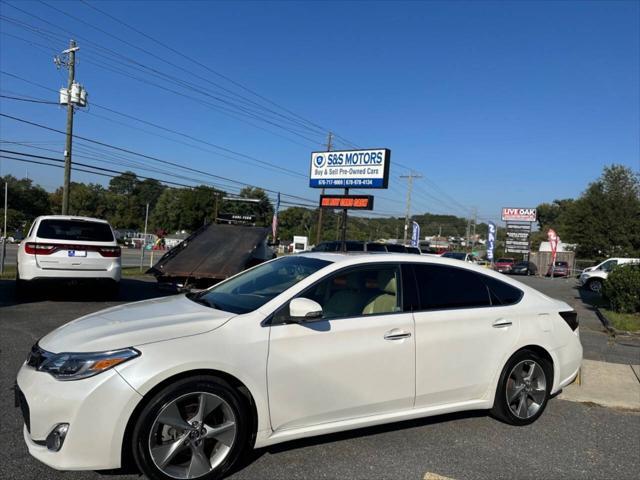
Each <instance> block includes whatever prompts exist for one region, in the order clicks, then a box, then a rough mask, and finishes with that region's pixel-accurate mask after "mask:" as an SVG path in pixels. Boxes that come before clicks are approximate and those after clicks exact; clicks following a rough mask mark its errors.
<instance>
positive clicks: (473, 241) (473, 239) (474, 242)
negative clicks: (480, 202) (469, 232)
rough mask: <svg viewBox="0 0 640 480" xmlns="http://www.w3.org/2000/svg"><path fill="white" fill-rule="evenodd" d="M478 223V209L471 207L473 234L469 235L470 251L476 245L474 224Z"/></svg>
mask: <svg viewBox="0 0 640 480" xmlns="http://www.w3.org/2000/svg"><path fill="white" fill-rule="evenodd" d="M477 223H478V209H477V208H476V207H473V236H472V237H471V251H472V252H473V250H474V249H475V246H476V224H477Z"/></svg>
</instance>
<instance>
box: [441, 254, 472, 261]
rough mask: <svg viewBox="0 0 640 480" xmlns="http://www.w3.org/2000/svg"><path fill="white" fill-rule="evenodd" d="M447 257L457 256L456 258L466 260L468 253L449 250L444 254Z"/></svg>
mask: <svg viewBox="0 0 640 480" xmlns="http://www.w3.org/2000/svg"><path fill="white" fill-rule="evenodd" d="M442 256H443V257H445V258H455V259H456V260H464V259H465V258H466V257H467V254H466V253H463V252H447V253H443V254H442Z"/></svg>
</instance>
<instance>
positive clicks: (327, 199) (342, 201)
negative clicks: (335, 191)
mask: <svg viewBox="0 0 640 480" xmlns="http://www.w3.org/2000/svg"><path fill="white" fill-rule="evenodd" d="M320 208H348V209H350V210H373V195H320Z"/></svg>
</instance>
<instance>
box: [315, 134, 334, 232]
mask: <svg viewBox="0 0 640 480" xmlns="http://www.w3.org/2000/svg"><path fill="white" fill-rule="evenodd" d="M332 141H333V133H331V132H329V135H328V137H327V152H330V151H331V149H332V148H333V145H332ZM324 191H325V190H324V188H323V189H322V191H321V192H320V194H321V195H324ZM321 239H322V208H320V211H319V212H318V231H317V232H316V245H317V244H319V243H320V240H321Z"/></svg>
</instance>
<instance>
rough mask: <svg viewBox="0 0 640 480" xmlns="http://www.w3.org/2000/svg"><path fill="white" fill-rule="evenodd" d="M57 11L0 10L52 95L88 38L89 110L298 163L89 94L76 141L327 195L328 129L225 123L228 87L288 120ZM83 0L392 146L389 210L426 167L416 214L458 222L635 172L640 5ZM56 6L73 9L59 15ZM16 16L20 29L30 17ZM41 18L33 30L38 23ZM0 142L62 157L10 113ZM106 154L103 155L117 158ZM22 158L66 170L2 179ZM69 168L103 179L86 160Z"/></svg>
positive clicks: (384, 204)
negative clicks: (58, 57)
mask: <svg viewBox="0 0 640 480" xmlns="http://www.w3.org/2000/svg"><path fill="white" fill-rule="evenodd" d="M47 3H48V4H49V5H51V6H52V7H54V8H53V9H52V8H49V7H48V6H47V5H46V4H43V3H40V2H31V1H21V2H15V1H10V2H3V3H2V5H1V8H0V11H1V13H2V15H3V17H4V19H3V20H2V21H0V33H2V35H0V42H1V54H0V68H1V69H2V70H3V71H5V72H9V73H11V74H15V75H18V76H20V77H23V78H25V79H28V80H30V81H32V82H36V83H39V84H42V85H44V86H48V87H50V88H51V89H53V90H56V89H58V88H60V87H61V86H63V85H64V84H65V83H66V71H59V70H56V68H55V66H54V65H53V63H52V61H51V58H52V55H53V53H54V52H55V51H60V50H62V49H64V48H66V46H67V45H66V42H68V39H69V37H70V33H69V32H72V33H73V35H74V38H76V39H77V41H78V44H79V46H80V49H81V50H80V52H79V64H78V68H77V79H78V81H80V82H81V83H83V84H84V85H85V86H86V88H87V90H88V91H89V95H90V97H89V98H90V104H92V105H93V104H97V105H100V106H105V107H108V108H111V109H114V110H116V111H119V112H122V113H125V114H128V115H133V116H135V117H139V118H140V119H143V120H147V121H150V122H153V123H156V124H159V125H162V126H164V127H167V128H170V129H174V130H179V131H180V132H184V133H188V134H189V135H191V136H193V137H195V138H198V139H201V140H204V141H206V142H209V143H212V144H216V145H220V146H223V147H226V148H229V149H231V150H233V151H234V152H238V153H241V154H245V155H248V156H251V157H253V158H258V159H260V160H264V161H267V162H270V163H272V164H277V165H280V166H283V167H286V168H287V169H289V170H293V171H295V172H299V174H302V175H299V176H296V175H291V174H286V173H284V172H282V171H279V170H273V169H266V168H261V167H260V166H258V165H257V164H256V162H255V161H253V160H249V159H247V158H246V157H238V156H237V155H235V154H233V155H230V156H231V157H233V158H235V160H232V159H230V158H226V157H221V156H219V155H217V154H214V153H213V152H218V153H219V152H220V151H219V150H216V149H214V148H212V147H210V146H209V145H205V144H202V143H198V144H196V145H197V146H198V147H199V148H192V147H190V146H187V145H184V144H181V143H176V142H173V141H170V140H169V138H173V139H176V140H179V141H180V142H187V143H190V144H193V143H194V142H193V141H191V140H187V139H185V138H184V137H178V136H174V135H171V134H168V133H166V132H162V131H158V130H156V129H154V128H153V127H151V126H148V125H143V124H140V123H138V122H136V121H134V120H131V119H126V118H123V117H119V116H117V115H115V114H113V113H111V112H108V111H104V110H102V109H99V108H97V107H94V106H92V107H91V108H90V109H89V111H88V112H78V113H77V114H76V117H75V133H76V134H78V135H82V136H86V137H88V138H93V139H96V140H100V141H103V142H106V143H110V144H114V145H117V146H121V147H125V148H128V149H131V150H135V151H139V152H142V153H145V154H148V155H152V156H157V157H159V158H162V159H167V160H171V161H174V162H177V163H180V164H184V165H188V166H190V167H192V168H196V169H199V170H203V171H207V172H210V173H214V174H216V175H220V176H224V177H227V178H231V179H235V180H239V181H243V182H246V183H251V184H254V185H259V186H264V187H266V188H269V189H272V190H276V191H282V192H287V193H290V194H294V195H297V196H300V197H304V198H310V199H314V198H317V194H318V192H317V191H315V190H312V189H309V188H308V187H307V181H306V179H305V178H304V176H303V175H305V174H307V173H308V165H309V159H310V152H311V151H312V150H314V149H320V148H321V144H322V143H323V142H324V141H325V136H326V134H325V133H323V132H321V131H320V129H314V130H313V131H312V130H309V129H308V128H306V127H300V126H297V127H296V129H299V130H301V132H299V133H303V134H304V137H306V138H302V137H300V136H299V135H298V134H296V133H291V132H290V131H285V130H282V129H280V128H279V127H278V126H274V125H272V124H268V123H264V122H262V120H258V119H250V120H249V121H250V122H251V123H254V124H255V125H258V126H259V127H261V128H265V129H267V130H271V131H273V132H275V133H277V135H275V134H273V133H270V132H266V131H264V130H262V129H260V128H256V127H255V126H252V125H249V124H247V123H245V122H243V121H240V120H238V119H237V118H233V117H230V116H228V115H226V114H224V113H223V112H221V111H220V110H219V109H218V107H219V106H220V105H222V106H223V107H227V108H235V106H234V105H237V101H243V100H238V97H237V96H236V97H234V102H232V104H231V105H229V104H225V103H223V104H219V103H216V100H214V99H213V98H212V96H216V97H218V98H220V95H228V94H229V91H232V92H235V93H238V94H241V95H243V96H244V98H245V100H246V99H247V98H248V99H250V100H252V101H255V102H258V103H262V104H264V105H265V106H267V107H268V108H270V109H272V110H277V111H278V112H279V113H280V114H281V115H282V114H285V113H284V111H283V110H280V109H279V107H276V106H274V105H272V104H265V103H264V101H263V100H262V99H259V98H258V97H255V96H253V94H251V93H249V92H247V91H246V90H243V89H242V88H241V87H238V86H237V84H235V83H230V82H229V81H227V80H225V79H223V78H221V77H219V76H216V75H215V74H213V73H212V72H211V71H210V70H205V69H203V68H201V67H199V66H197V65H195V64H193V63H190V62H189V61H187V60H185V59H183V58H181V56H180V55H178V54H177V53H174V52H172V51H169V50H166V49H164V48H163V47H162V46H160V45H158V44H157V43H154V42H153V41H151V40H149V39H148V38H145V37H144V36H141V35H139V34H137V33H135V32H133V31H132V30H130V29H128V28H127V27H125V26H123V25H121V24H118V23H117V22H115V21H113V20H112V19H109V18H107V17H105V16H104V15H102V14H101V13H99V12H97V11H95V10H93V9H91V8H90V7H88V6H87V5H85V4H83V3H76V2H64V1H60V2H47ZM89 3H91V4H93V5H95V6H97V7H98V8H100V9H102V10H103V11H105V12H107V13H109V14H111V15H113V16H115V17H117V18H119V19H122V20H124V21H126V22H127V23H128V24H130V25H132V26H134V27H136V28H137V29H139V30H141V31H142V32H144V33H146V34H148V35H150V36H152V37H154V38H157V39H160V40H161V41H162V42H163V43H165V44H167V45H170V46H171V47H172V48H174V49H175V50H177V51H180V52H185V54H187V55H188V56H190V57H191V58H194V59H196V60H198V61H199V62H201V63H203V64H205V65H207V66H208V67H209V68H211V69H213V70H215V71H217V72H219V73H221V74H223V75H225V76H226V77H227V78H229V79H232V80H233V81H235V82H238V83H240V84H242V85H243V86H246V87H247V88H249V89H251V90H252V91H254V92H257V93H259V94H260V95H262V96H263V97H265V98H268V99H269V100H271V101H273V102H275V103H277V104H278V105H279V106H283V107H286V108H287V109H288V110H290V111H293V112H295V113H296V114H298V115H300V116H302V117H304V118H305V119H308V120H311V121H313V122H314V124H317V125H319V126H321V127H323V129H325V130H326V129H331V130H332V131H335V132H337V133H338V134H339V135H341V136H342V137H344V138H346V139H348V140H349V141H350V142H352V143H355V144H357V145H359V146H364V147H381V146H384V147H388V148H390V149H391V150H392V169H391V175H392V177H391V182H390V184H391V185H390V186H391V188H390V190H388V191H374V192H373V193H374V195H377V199H376V210H377V211H378V212H380V213H393V214H396V215H403V214H404V201H405V198H404V196H405V195H406V181H405V180H402V179H400V178H399V176H400V175H404V174H406V173H407V172H408V170H407V168H406V167H411V168H413V169H414V170H415V171H417V172H420V173H421V174H423V175H424V177H425V178H423V179H420V180H416V182H415V184H416V190H415V191H414V198H413V208H412V210H413V212H424V211H430V212H436V213H453V214H457V215H463V214H468V211H469V209H471V208H472V207H476V208H477V209H478V212H479V216H480V218H482V219H485V220H486V219H495V218H496V217H498V216H499V212H500V207H502V206H517V207H532V206H536V205H537V204H539V203H541V202H543V201H551V200H553V199H555V198H566V197H572V196H577V195H579V194H580V192H581V191H582V190H584V188H585V187H586V185H587V183H588V182H590V181H592V180H594V179H595V178H597V177H598V176H599V174H600V173H601V171H602V168H603V166H604V165H606V164H610V163H622V164H625V165H628V166H630V167H632V168H633V169H635V170H640V73H639V71H640V66H639V65H640V2H636V1H627V2H621V1H613V0H609V1H604V2H595V1H593V2H578V1H571V2H559V1H558V2H550V1H546V2H515V1H514V2H480V1H478V2H281V3H279V2H94V1H93V0H89ZM11 5H14V6H16V7H18V8H20V9H22V10H24V11H25V12H28V13H25V12H21V11H19V10H16V9H15V8H12V7H11ZM55 9H59V10H60V11H56V10H55ZM61 11H62V12H64V11H67V12H69V13H72V14H73V15H74V16H76V17H77V18H76V19H72V18H65V17H64V16H63V14H62V13H61ZM29 14H32V15H37V16H38V17H40V18H41V19H42V20H44V22H45V23H43V22H42V21H41V20H38V19H36V18H34V17H32V16H30V15H29ZM16 20H17V21H19V22H23V26H22V27H21V26H17V25H16V24H15V23H14V22H15V21H16ZM46 22H50V24H47V23H46ZM24 24H26V25H27V26H26V27H25V26H24ZM93 26H95V27H98V28H99V29H101V30H103V31H99V30H96V29H95V28H93ZM29 27H37V28H39V29H40V30H39V32H40V33H37V32H34V31H33V30H29ZM58 28H63V29H65V30H67V32H65V31H60V30H58ZM42 29H45V30H49V31H51V33H52V34H53V35H52V36H51V34H48V33H47V32H44V35H45V36H46V35H49V36H48V37H47V38H44V37H43V36H42V35H43V32H42ZM110 35H112V36H110ZM16 36H18V37H22V38H23V39H28V40H30V41H31V42H32V45H29V44H27V43H26V42H25V41H23V40H19V39H17V38H15V37H16ZM118 39H121V40H124V41H126V42H129V43H131V44H132V45H134V46H135V47H138V48H141V49H145V50H147V51H148V52H151V53H152V54H154V55H155V56H156V57H159V58H154V57H153V56H150V55H148V54H146V53H144V52H142V51H140V50H138V49H136V48H135V47H133V46H131V45H126V44H125V43H122V42H120V41H119V40H118ZM33 43H38V44H41V46H38V45H33ZM107 49H108V50H107ZM125 57H126V58H125ZM127 59H131V60H135V61H136V62H138V65H144V67H136V66H134V68H143V69H144V68H145V67H148V68H153V69H155V70H157V71H161V72H163V73H166V74H169V75H175V76H177V77H179V78H181V79H185V80H187V81H189V82H192V83H194V84H197V85H196V86H198V87H200V88H202V87H204V89H202V90H198V89H197V88H194V86H193V85H192V86H186V87H185V86H181V85H180V84H179V83H177V82H174V81H172V80H170V81H168V82H164V81H162V80H158V79H157V78H156V79H153V78H152V77H150V76H149V75H147V74H146V73H143V72H142V71H140V70H130V68H131V67H130V66H131V63H127V62H128V61H129V60H127ZM119 62H120V63H119ZM170 63H173V64H176V65H178V66H180V67H182V68H181V69H177V68H175V67H174V66H172V65H171V64H170ZM114 70H119V71H120V72H122V71H127V72H129V74H130V75H134V76H136V77H137V78H140V79H143V80H146V81H153V82H156V83H158V84H161V85H163V86H165V88H171V89H175V90H177V91H179V92H183V93H185V94H186V95H189V96H195V97H197V98H199V99H200V100H193V99H191V98H185V97H183V96H180V95H177V94H173V93H169V92H167V91H166V90H162V89H159V88H157V87H154V86H152V85H149V84H145V83H142V82H140V81H137V80H135V79H132V78H130V77H127V76H123V75H121V74H118V73H116V71H114ZM147 71H148V70H147ZM198 77H200V78H198ZM209 82H215V83H216V84H218V85H219V86H222V87H223V88H224V89H226V90H220V88H219V87H218V86H214V85H212V84H211V83H209ZM0 90H1V93H2V94H3V95H14V96H25V95H26V96H30V97H35V98H39V99H50V100H56V93H55V91H48V90H45V89H42V88H39V87H36V86H34V85H30V84H28V83H25V82H24V81H21V80H18V79H16V78H14V77H11V76H7V75H1V76H0ZM203 91H204V92H205V93H204V95H205V96H202V93H201V92H203ZM207 95H208V96H207ZM202 100H206V101H207V102H209V103H210V104H211V105H216V107H215V108H212V107H210V106H207V105H205V104H203V102H202ZM0 110H1V111H2V113H5V114H8V115H12V116H17V117H21V118H26V119H29V120H30V121H35V122H38V123H42V124H45V125H48V126H51V127H54V128H59V129H64V125H65V111H64V110H63V109H61V108H60V107H58V106H55V105H42V104H30V103H25V102H16V101H13V100H8V99H0ZM263 111H264V110H263ZM98 115H99V116H98ZM286 115H289V114H288V113H286ZM234 116H235V117H237V112H236V113H234ZM262 118H264V117H262ZM274 118H276V119H280V118H282V117H272V120H273V119H274ZM108 119H111V120H108ZM113 120H116V121H118V122H125V123H127V124H128V125H121V124H118V123H114V122H113ZM245 120H247V119H246V118H245ZM275 123H279V122H278V121H276V122H275ZM132 127H136V128H141V129H144V130H146V131H147V132H153V133H155V135H150V134H148V133H145V132H142V131H140V130H136V129H134V128H132ZM278 135H284V136H286V137H287V139H285V138H282V137H281V136H278ZM0 139H2V140H5V141H6V140H9V141H29V142H46V143H37V144H33V145H32V146H31V147H25V146H15V145H13V147H15V148H13V149H19V150H21V151H25V152H30V153H35V154H44V155H51V156H54V157H57V158H61V152H62V150H63V149H64V136H62V135H59V134H55V133H51V132H46V131H44V130H40V129H37V128H34V127H30V126H26V125H21V124H18V123H16V122H14V121H11V120H7V119H5V118H2V119H0ZM338 140H339V139H338ZM3 145H5V147H3V148H8V147H7V144H3ZM77 145H80V147H79V148H78V150H76V153H78V154H80V151H81V150H82V151H83V153H84V154H85V155H89V156H91V153H90V152H89V150H87V148H88V147H91V145H84V146H82V144H81V143H80V142H78V143H77ZM33 146H38V147H40V148H48V149H52V150H55V151H56V152H59V153H53V152H50V151H45V150H37V149H34V148H33ZM338 146H341V145H340V144H338ZM93 148H96V147H95V146H94V147H93ZM101 150H103V153H101V154H100V155H104V154H105V153H104V152H107V150H104V149H101ZM205 150H206V151H205ZM95 153H97V152H96V151H93V154H94V155H95ZM111 153H113V152H111ZM127 157H128V158H131V159H135V157H130V156H127ZM100 158H102V159H105V158H106V159H108V160H110V161H114V160H115V159H114V158H112V157H108V158H107V157H104V156H101V157H100ZM77 161H81V160H80V159H77ZM82 161H83V162H86V163H93V164H96V165H98V164H99V165H102V166H105V167H108V168H113V169H118V170H123V169H125V168H126V167H124V166H122V165H113V164H107V163H103V162H99V161H98V160H86V159H85V160H82ZM117 161H120V162H121V161H123V159H122V158H120V159H118V160H117ZM137 161H143V159H140V158H138V159H137ZM144 162H149V161H148V160H144ZM398 162H399V163H400V164H401V165H402V166H399V165H398ZM150 165H152V167H151V168H156V167H157V164H156V165H155V166H154V164H153V163H152V162H150ZM26 168H28V174H29V177H30V178H33V179H34V180H35V181H36V182H38V183H40V184H42V185H43V186H45V188H47V189H53V188H55V187H57V186H58V185H59V184H60V183H61V181H62V170H59V169H55V168H51V167H44V166H35V165H27V164H24V163H19V162H15V161H8V160H4V161H2V173H3V174H5V173H7V172H9V173H12V174H14V175H17V176H24V174H25V169H26ZM163 168H167V167H163ZM134 170H136V169H135V168H134ZM171 170H172V171H173V172H174V173H176V171H177V169H175V168H171ZM140 173H141V174H144V172H142V171H141V170H140ZM178 173H180V172H178ZM150 175H152V176H157V177H158V178H165V179H172V178H171V177H169V176H166V175H159V174H157V175H154V174H150ZM182 175H188V176H190V177H194V178H196V179H201V180H202V181H211V182H214V183H223V184H224V182H219V181H218V180H215V179H213V178H210V177H203V176H201V175H200V176H199V175H198V174H194V173H185V172H184V171H183V172H182ZM73 179H74V180H79V181H92V182H101V183H104V182H106V181H108V179H104V178H101V177H97V176H94V175H90V174H84V173H79V172H78V173H74V175H73ZM173 180H174V181H178V182H184V183H193V182H190V181H185V180H180V179H177V180H176V179H175V178H173ZM225 185H228V184H225ZM234 188H236V189H237V186H236V187H234ZM442 192H445V194H446V195H443V194H442ZM451 198H453V199H454V200H455V202H453V201H451ZM289 201H295V200H293V199H291V198H289Z"/></svg>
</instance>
